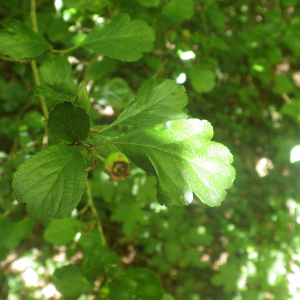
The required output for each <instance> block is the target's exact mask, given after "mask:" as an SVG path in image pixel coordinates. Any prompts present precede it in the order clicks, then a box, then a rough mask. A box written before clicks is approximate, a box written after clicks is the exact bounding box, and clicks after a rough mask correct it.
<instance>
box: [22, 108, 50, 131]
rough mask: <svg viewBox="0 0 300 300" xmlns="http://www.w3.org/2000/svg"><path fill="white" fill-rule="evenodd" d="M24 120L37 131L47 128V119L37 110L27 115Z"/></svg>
mask: <svg viewBox="0 0 300 300" xmlns="http://www.w3.org/2000/svg"><path fill="white" fill-rule="evenodd" d="M24 120H25V121H26V122H27V124H28V125H29V126H30V127H32V128H35V129H39V128H44V127H45V126H46V122H45V118H44V116H43V115H42V114H40V113H39V112H38V111H36V110H31V111H29V112H28V113H26V114H25V116H24Z"/></svg>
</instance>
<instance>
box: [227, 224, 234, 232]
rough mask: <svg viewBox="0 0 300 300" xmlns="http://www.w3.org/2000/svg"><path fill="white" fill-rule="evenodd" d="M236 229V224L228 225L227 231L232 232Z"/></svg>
mask: <svg viewBox="0 0 300 300" xmlns="http://www.w3.org/2000/svg"><path fill="white" fill-rule="evenodd" d="M234 228H235V226H234V224H228V225H227V230H228V231H232V230H234Z"/></svg>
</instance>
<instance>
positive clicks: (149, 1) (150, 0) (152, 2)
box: [134, 0, 161, 7]
mask: <svg viewBox="0 0 300 300" xmlns="http://www.w3.org/2000/svg"><path fill="white" fill-rule="evenodd" d="M134 1H136V2H139V3H140V4H141V5H143V6H146V7H150V6H158V5H159V4H160V1H161V0H134Z"/></svg>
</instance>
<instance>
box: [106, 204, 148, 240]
mask: <svg viewBox="0 0 300 300" xmlns="http://www.w3.org/2000/svg"><path fill="white" fill-rule="evenodd" d="M145 216H146V213H145V211H143V210H142V209H141V207H140V205H139V204H137V203H130V204H129V203H118V204H117V206H116V208H115V209H114V211H113V213H112V215H111V216H110V219H111V220H112V221H118V222H123V226H122V230H123V232H124V233H125V234H126V235H128V236H133V235H134V233H135V232H137V231H138V224H144V223H145V218H144V217H145Z"/></svg>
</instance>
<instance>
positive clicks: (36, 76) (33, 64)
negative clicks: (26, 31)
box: [30, 0, 49, 149]
mask: <svg viewBox="0 0 300 300" xmlns="http://www.w3.org/2000/svg"><path fill="white" fill-rule="evenodd" d="M30 17H31V22H32V30H33V31H34V32H36V33H38V32H39V30H38V25H37V20H36V2H35V0H31V8H30ZM31 68H32V72H33V76H34V80H35V83H36V85H40V84H41V81H40V77H39V73H38V70H37V66H36V61H35V59H32V60H31ZM39 99H40V103H41V106H42V111H43V114H44V117H45V119H46V121H47V120H48V117H49V113H48V109H47V105H46V99H45V97H44V96H39ZM48 137H49V129H48V127H47V125H46V128H45V134H44V138H43V144H42V149H44V148H46V147H47V144H48Z"/></svg>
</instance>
